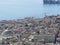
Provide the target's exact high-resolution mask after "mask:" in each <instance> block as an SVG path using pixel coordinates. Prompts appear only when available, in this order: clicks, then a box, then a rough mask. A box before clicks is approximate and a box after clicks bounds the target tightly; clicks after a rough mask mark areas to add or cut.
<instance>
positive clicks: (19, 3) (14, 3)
mask: <svg viewBox="0 0 60 45" xmlns="http://www.w3.org/2000/svg"><path fill="white" fill-rule="evenodd" d="M45 14H46V15H53V14H54V15H56V14H60V4H47V5H46V4H43V0H0V20H10V19H18V18H24V17H37V18H41V17H44V16H45Z"/></svg>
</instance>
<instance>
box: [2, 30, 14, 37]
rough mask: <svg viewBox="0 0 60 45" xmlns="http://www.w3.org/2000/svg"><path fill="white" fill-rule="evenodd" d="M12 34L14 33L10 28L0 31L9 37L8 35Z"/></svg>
mask: <svg viewBox="0 0 60 45" xmlns="http://www.w3.org/2000/svg"><path fill="white" fill-rule="evenodd" d="M13 35H14V32H13V31H11V30H5V31H3V32H2V36H3V37H9V36H13Z"/></svg>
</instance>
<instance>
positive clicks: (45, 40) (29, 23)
mask: <svg viewBox="0 0 60 45" xmlns="http://www.w3.org/2000/svg"><path fill="white" fill-rule="evenodd" d="M7 28H8V30H11V31H13V32H14V35H15V36H16V37H17V39H18V41H17V43H16V44H14V45H60V16H59V15H57V16H45V17H44V18H34V17H26V18H24V19H16V20H2V21H0V34H1V32H3V31H5V29H7Z"/></svg>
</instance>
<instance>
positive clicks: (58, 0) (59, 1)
mask: <svg viewBox="0 0 60 45" xmlns="http://www.w3.org/2000/svg"><path fill="white" fill-rule="evenodd" d="M43 3H44V4H60V0H43Z"/></svg>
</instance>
